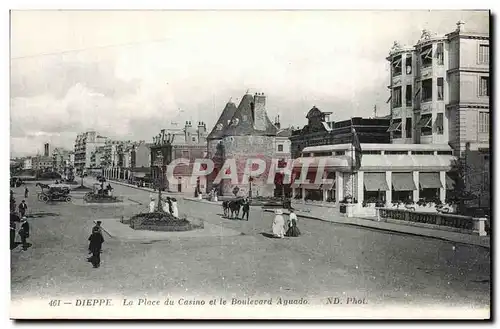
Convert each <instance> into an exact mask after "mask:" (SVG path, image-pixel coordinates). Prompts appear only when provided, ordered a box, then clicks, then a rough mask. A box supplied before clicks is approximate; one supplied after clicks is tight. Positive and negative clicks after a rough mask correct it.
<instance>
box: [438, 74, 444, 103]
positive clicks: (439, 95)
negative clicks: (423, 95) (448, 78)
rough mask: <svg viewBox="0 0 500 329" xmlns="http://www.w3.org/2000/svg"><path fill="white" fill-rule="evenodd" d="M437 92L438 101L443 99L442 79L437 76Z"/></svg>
mask: <svg viewBox="0 0 500 329" xmlns="http://www.w3.org/2000/svg"><path fill="white" fill-rule="evenodd" d="M437 92H438V101H442V100H443V99H444V79H443V78H437Z"/></svg>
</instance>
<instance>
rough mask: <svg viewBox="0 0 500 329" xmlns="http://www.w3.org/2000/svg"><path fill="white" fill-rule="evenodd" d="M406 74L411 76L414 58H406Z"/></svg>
mask: <svg viewBox="0 0 500 329" xmlns="http://www.w3.org/2000/svg"><path fill="white" fill-rule="evenodd" d="M405 63H406V64H405V65H406V74H411V66H412V57H411V55H407V56H406V62H405Z"/></svg>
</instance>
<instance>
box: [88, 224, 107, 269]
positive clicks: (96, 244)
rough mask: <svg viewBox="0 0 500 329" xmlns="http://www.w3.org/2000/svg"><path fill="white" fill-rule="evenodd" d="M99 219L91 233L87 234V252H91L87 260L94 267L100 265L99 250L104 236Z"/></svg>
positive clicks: (100, 250)
mask: <svg viewBox="0 0 500 329" xmlns="http://www.w3.org/2000/svg"><path fill="white" fill-rule="evenodd" d="M101 223H102V222H101V221H97V222H96V225H95V226H94V227H93V228H92V233H91V234H90V236H89V254H92V256H90V257H89V258H87V260H88V261H89V262H90V263H92V266H93V267H94V268H98V267H99V266H101V252H102V244H103V243H104V237H103V236H102V228H101Z"/></svg>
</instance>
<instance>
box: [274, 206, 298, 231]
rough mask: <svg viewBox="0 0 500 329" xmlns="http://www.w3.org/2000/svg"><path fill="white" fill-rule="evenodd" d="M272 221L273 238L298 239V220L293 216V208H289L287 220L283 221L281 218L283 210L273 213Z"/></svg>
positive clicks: (283, 218)
mask: <svg viewBox="0 0 500 329" xmlns="http://www.w3.org/2000/svg"><path fill="white" fill-rule="evenodd" d="M274 214H275V216H274V220H273V236H274V237H275V238H280V239H282V238H284V237H285V236H289V237H298V236H299V235H300V230H299V228H298V227H297V222H298V218H297V215H296V214H295V211H294V210H293V208H290V214H289V215H288V220H287V221H285V217H283V209H276V210H275V211H274Z"/></svg>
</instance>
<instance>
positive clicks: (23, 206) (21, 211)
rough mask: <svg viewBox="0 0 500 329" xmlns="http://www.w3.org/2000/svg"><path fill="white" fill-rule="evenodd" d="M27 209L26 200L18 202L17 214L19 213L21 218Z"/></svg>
mask: <svg viewBox="0 0 500 329" xmlns="http://www.w3.org/2000/svg"><path fill="white" fill-rule="evenodd" d="M27 210H28V205H27V204H26V201H25V200H23V201H22V202H21V203H20V204H19V214H20V215H21V218H22V217H24V215H25V214H26V211H27Z"/></svg>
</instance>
